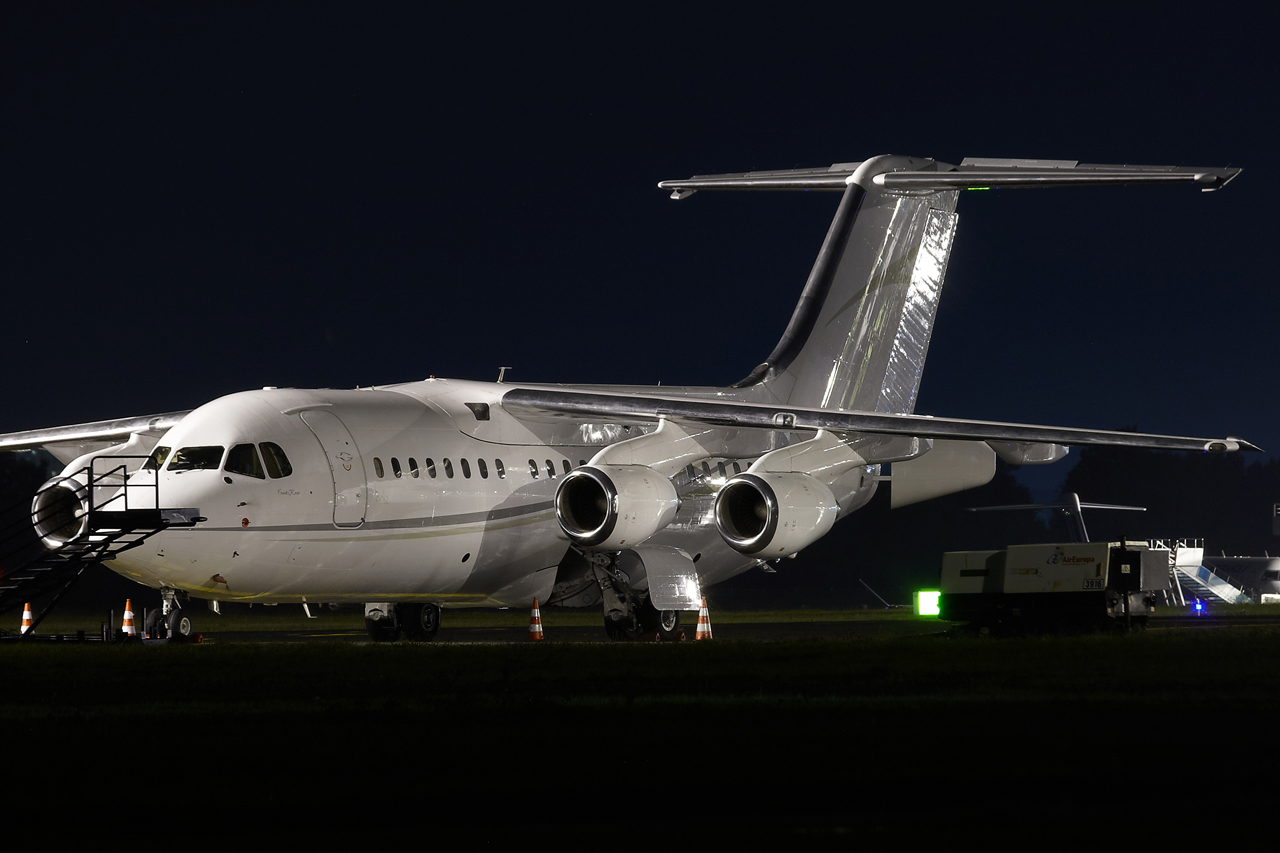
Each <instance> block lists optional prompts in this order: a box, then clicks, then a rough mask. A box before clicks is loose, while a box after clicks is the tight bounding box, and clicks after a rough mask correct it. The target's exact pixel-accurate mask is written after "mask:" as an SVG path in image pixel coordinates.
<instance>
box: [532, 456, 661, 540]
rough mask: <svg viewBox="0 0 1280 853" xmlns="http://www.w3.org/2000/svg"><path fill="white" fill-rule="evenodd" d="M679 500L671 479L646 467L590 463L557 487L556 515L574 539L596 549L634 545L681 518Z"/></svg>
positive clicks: (571, 474) (569, 474) (565, 530)
mask: <svg viewBox="0 0 1280 853" xmlns="http://www.w3.org/2000/svg"><path fill="white" fill-rule="evenodd" d="M679 508H680V500H679V499H678V498H677V497H676V488H675V486H673V485H671V481H670V480H668V479H667V478H666V477H664V476H662V475H661V474H659V473H658V472H657V471H654V470H653V469H652V468H648V467H646V466H644V465H588V466H586V467H584V468H577V469H574V470H573V471H570V472H569V473H568V474H566V475H565V478H564V479H563V480H561V481H560V488H558V489H556V518H557V519H559V521H560V527H561V528H563V529H564V532H565V533H566V534H568V536H569V538H570V539H572V540H573V541H574V542H576V543H578V544H579V545H581V546H582V547H584V548H590V549H592V550H595V551H619V550H621V549H623V548H632V547H634V546H636V545H639V544H640V543H641V542H643V541H644V540H646V539H648V538H649V537H650V536H652V535H653V534H655V533H657V532H658V531H659V530H661V529H662V528H664V527H666V526H667V525H668V524H670V523H671V522H672V520H673V519H674V518H675V517H676V510H677V509H679Z"/></svg>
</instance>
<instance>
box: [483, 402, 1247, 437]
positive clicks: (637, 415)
mask: <svg viewBox="0 0 1280 853" xmlns="http://www.w3.org/2000/svg"><path fill="white" fill-rule="evenodd" d="M502 407H503V409H505V410H506V411H507V412H509V413H511V414H512V415H513V416H514V417H517V418H521V419H525V420H556V419H563V418H576V419H592V420H597V421H606V422H622V423H628V422H637V421H656V420H658V419H659V418H665V419H667V420H670V421H674V422H676V423H692V424H703V425H707V426H720V427H733V428H758V429H775V430H787V431H817V430H827V431H828V432H838V433H843V432H857V433H870V434H879V435H904V436H916V437H920V438H938V439H957V440H968V441H1025V442H1035V443H1043V444H1062V445H1068V446H1070V445H1114V446H1119V447H1145V448H1154V449H1159V450H1197V451H1201V452H1207V453H1222V452H1227V451H1235V450H1260V449H1261V448H1258V447H1256V446H1254V445H1253V444H1250V443H1249V442H1247V441H1245V440H1244V439H1241V438H1236V437H1235V436H1228V437H1226V438H1189V437H1184V436H1174V435H1153V434H1149V433H1140V432H1114V431H1108V430H1096V429H1081V428H1079V427H1056V426H1039V425H1035V424H1011V423H1003V422H1000V421H973V420H961V419H959V418H935V417H932V416H930V415H904V414H882V413H879V412H842V411H835V410H831V409H815V408H805V407H798V406H783V405H779V406H763V405H759V404H755V403H737V402H722V401H718V400H706V399H694V398H679V397H656V396H653V397H651V396H647V395H622V394H601V393H592V392H581V391H568V390H560V389H553V388H537V389H535V388H516V389H513V390H511V391H508V392H507V393H506V394H505V395H503V398H502Z"/></svg>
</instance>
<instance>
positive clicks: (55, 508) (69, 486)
mask: <svg viewBox="0 0 1280 853" xmlns="http://www.w3.org/2000/svg"><path fill="white" fill-rule="evenodd" d="M88 495H89V490H88V489H87V488H86V487H85V486H84V484H83V483H81V482H80V481H79V480H75V479H73V478H71V477H54V478H53V479H52V480H50V481H49V482H47V483H45V484H44V485H43V486H41V487H40V491H38V492H36V496H35V497H34V498H32V499H31V523H32V525H34V527H35V529H36V533H37V534H38V535H39V536H40V539H41V540H42V541H43V542H44V544H45V545H47V546H48V547H50V548H61V547H62V546H63V545H65V544H67V543H68V542H70V541H72V540H73V539H79V538H80V537H81V536H83V535H85V534H86V533H88V532H89V501H88Z"/></svg>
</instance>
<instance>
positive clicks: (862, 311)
mask: <svg viewBox="0 0 1280 853" xmlns="http://www.w3.org/2000/svg"><path fill="white" fill-rule="evenodd" d="M868 184H869V188H866V189H864V188H863V187H861V186H859V185H858V184H850V185H849V186H848V188H847V189H846V190H845V192H844V196H843V197H842V198H841V201H840V208H839V209H838V211H837V213H836V217H835V219H834V220H833V221H832V223H831V228H830V230H829V231H828V233H827V238H826V240H825V241H824V243H823V246H822V251H821V252H820V253H819V255H818V260H817V261H816V262H815V264H814V267H813V271H812V272H811V273H810V274H809V280H808V282H807V283H806V284H805V289H804V291H803V293H802V294H801V298H800V302H799V304H798V305H797V306H796V309H795V313H794V314H793V315H792V317H791V322H790V323H789V324H788V326H787V329H786V332H784V334H783V337H782V340H781V341H779V343H778V346H777V347H776V348H775V349H774V351H773V353H772V354H770V356H769V358H768V360H767V361H766V362H765V363H764V364H762V365H760V366H759V367H757V368H756V369H755V371H753V372H752V374H751V376H749V377H748V378H747V379H745V380H743V381H742V382H741V383H739V386H740V387H744V388H745V387H751V386H757V385H760V386H763V389H764V390H767V391H768V392H769V394H770V396H772V397H774V398H775V399H777V400H778V401H779V402H786V403H790V404H792V405H796V406H820V407H822V408H826V409H852V410H857V411H874V412H886V413H890V412H912V411H914V410H915V404H916V394H917V393H918V391H919V389H920V377H921V373H922V371H923V370H924V360H925V356H926V354H927V353H928V350H929V338H930V336H931V335H932V333H933V322H934V317H935V315H936V313H937V310H938V298H939V297H940V295H941V293H942V283H943V278H944V276H945V274H946V271H947V260H948V258H949V257H950V254H951V243H952V240H953V238H954V237H955V231H956V221H957V217H956V214H955V205H956V196H957V195H958V193H957V191H955V190H944V191H941V192H928V193H924V194H912V195H910V196H906V195H891V194H889V193H886V192H884V191H882V190H880V189H879V188H878V187H876V186H875V185H874V184H870V182H868Z"/></svg>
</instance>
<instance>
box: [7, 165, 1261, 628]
mask: <svg viewBox="0 0 1280 853" xmlns="http://www.w3.org/2000/svg"><path fill="white" fill-rule="evenodd" d="M1238 172H1239V170H1238V169H1231V168H1222V169H1218V168H1212V169H1209V168H1206V169H1198V168H1178V167H1159V166H1127V165H1126V166H1108V165H1087V164H1078V163H1076V162H1074V161H1044V160H995V159H966V160H964V161H963V162H962V163H961V164H960V165H958V166H955V165H950V164H946V163H941V162H937V161H934V160H928V159H918V158H910V157H899V156H887V155H886V156H878V157H873V158H871V159H869V160H864V161H862V162H858V163H837V164H835V165H833V166H831V167H829V168H820V169H799V170H788V171H776V172H750V173H743V174H728V175H709V176H699V177H694V178H690V179H688V180H683V181H666V182H663V183H661V184H659V186H660V187H662V188H665V189H669V190H672V197H673V198H677V199H679V198H685V197H687V196H689V195H691V194H693V193H694V192H696V191H699V190H711V189H733V190H736V189H753V190H775V189H791V190H796V189H798V190H831V191H835V192H840V193H842V196H841V199H840V203H839V206H838V208H837V210H836V214H835V218H834V220H833V222H832V223H831V226H830V229H829V231H828V233H827V236H826V240H825V242H824V243H823V245H822V249H821V251H820V252H819V254H818V258H817V261H816V263H815V264H814V267H813V270H812V272H811V273H810V275H809V279H808V281H807V283H806V284H805V286H804V289H803V291H802V292H801V294H800V300H799V304H798V305H797V306H796V309H795V312H794V314H793V315H792V317H791V321H790V323H789V324H788V326H787V328H786V331H785V332H784V334H783V336H782V339H781V341H780V342H779V343H778V345H777V347H776V348H775V349H774V350H773V352H772V353H771V354H770V355H769V357H768V358H767V359H766V360H765V362H764V363H763V364H761V365H760V366H758V367H756V368H755V369H754V370H753V371H751V373H750V375H748V376H747V377H746V378H745V379H743V380H742V381H740V382H738V383H736V384H734V385H730V386H727V387H723V388H698V387H667V386H662V387H628V386H566V385H532V384H523V383H520V384H509V383H504V382H503V381H502V377H501V376H499V381H498V382H497V383H483V382H472V381H458V380H451V379H437V378H434V377H432V378H429V379H426V380H423V381H419V382H407V383H402V384H396V385H385V386H379V387H372V388H359V389H355V390H331V389H316V390H301V389H292V388H264V389H262V390H260V391H246V392H243V393H238V394H231V395H228V396H225V397H221V398H219V399H216V400H214V401H212V402H209V403H206V404H205V405H203V406H200V407H199V408H197V409H194V410H192V411H188V412H172V413H168V414H162V415H151V416H145V417H137V418H127V419H123V420H116V421H105V422H97V423H88V424H80V425H77V426H69V427H60V428H55V429H43V430H33V431H29V432H21V433H11V434H8V435H2V436H0V449H8V450H17V449H33V448H43V449H45V450H48V451H49V452H51V453H52V454H54V455H55V456H56V457H58V459H59V460H60V461H62V462H64V463H66V468H65V470H64V471H63V472H62V473H61V474H59V475H58V476H57V477H54V478H53V479H52V480H50V481H49V482H48V483H47V484H46V485H45V486H44V487H42V488H41V490H40V491H39V492H38V493H37V494H36V496H35V498H34V500H33V504H32V513H33V519H34V523H35V525H36V528H37V531H38V533H39V534H40V536H41V537H42V538H43V540H44V542H45V544H46V545H48V546H49V547H50V548H54V549H66V548H74V547H76V543H84V542H86V541H90V540H92V538H93V537H95V536H96V537H99V538H100V539H101V538H102V537H104V536H108V537H109V536H110V534H111V532H112V531H113V530H118V529H123V528H124V527H126V526H129V525H128V524H127V523H126V521H124V520H122V519H124V518H125V516H124V515H121V514H116V515H112V514H111V511H113V510H122V509H123V508H124V504H125V503H127V505H128V509H129V511H130V512H134V513H135V516H134V517H135V518H137V517H141V516H138V515H137V512H138V511H140V510H150V511H151V513H152V516H154V517H156V519H158V517H159V515H160V514H157V513H156V512H155V511H156V510H157V509H161V508H163V509H165V510H166V512H165V513H163V515H164V522H161V521H159V520H154V519H153V521H152V522H151V523H152V524H153V526H154V527H157V528H162V529H160V530H159V532H157V533H155V534H154V535H152V536H151V537H150V538H148V539H146V540H145V541H144V542H143V543H142V544H140V545H138V546H137V547H134V548H131V549H129V550H123V551H120V552H118V553H117V554H116V555H115V557H114V559H112V560H111V561H110V562H108V565H109V566H110V567H111V568H112V569H114V570H115V571H116V572H119V573H120V574H122V575H124V576H125V577H128V578H131V579H133V580H135V581H137V582H139V583H142V584H145V585H147V586H149V587H152V588H155V589H158V590H160V591H161V593H162V596H163V599H164V602H165V607H164V614H165V616H164V618H166V619H168V620H169V622H170V625H176V626H177V627H176V630H177V631H178V632H179V633H185V632H186V631H189V630H190V626H191V622H190V616H189V609H188V610H187V611H185V612H184V611H183V605H184V604H185V603H189V601H190V599H191V598H196V599H209V600H210V601H211V606H212V607H214V609H216V603H217V602H219V601H239V602H260V603H281V602H293V603H303V604H310V603H319V602H363V603H364V608H365V618H366V622H367V624H368V626H369V630H370V633H371V635H372V636H373V637H374V638H375V639H377V640H392V639H395V638H397V637H399V636H404V637H408V638H413V639H430V638H431V637H433V636H434V635H435V633H436V631H437V629H438V627H439V624H440V618H441V610H442V608H451V607H496V606H510V607H527V606H529V605H530V604H531V603H532V601H533V599H534V598H535V597H536V598H537V599H538V600H539V601H540V602H542V603H544V604H563V605H569V606H584V607H585V606H594V605H603V610H604V624H605V628H606V630H607V632H608V635H609V636H610V637H612V638H615V639H622V638H631V637H635V636H636V635H637V634H640V633H644V632H658V633H660V634H663V635H667V636H669V635H671V634H672V633H673V632H675V631H676V629H677V625H678V621H679V611H681V610H689V609H696V608H697V606H698V602H699V598H700V596H701V594H702V593H701V590H702V589H703V588H704V587H707V586H709V585H711V584H715V583H718V582H720V581H723V580H725V579H727V578H730V577H733V576H734V575H737V574H739V573H741V572H743V571H746V570H747V569H750V568H752V567H753V566H756V565H761V564H762V563H763V562H764V561H768V560H773V559H776V558H780V557H787V556H791V555H794V554H795V553H797V552H798V551H800V550H801V549H803V548H805V547H806V546H807V545H809V544H811V543H812V542H814V541H816V540H817V539H818V538H820V537H821V536H823V535H824V534H826V533H827V532H828V531H829V530H830V529H831V527H832V525H833V524H835V522H836V521H837V520H838V519H839V518H842V517H844V516H846V515H848V514H849V513H851V512H853V511H854V510H856V509H858V508H859V507H861V506H863V505H865V504H866V503H867V502H868V501H869V500H870V499H871V497H872V495H873V494H875V492H876V489H877V487H878V486H879V484H880V482H881V481H882V480H889V479H890V478H889V477H888V476H883V475H882V473H881V472H882V467H881V466H882V465H884V464H885V463H892V464H893V469H892V478H891V479H892V483H891V487H892V495H891V498H892V504H893V505H894V506H902V505H905V504H909V503H914V502H916V501H922V500H927V499H929V498H933V497H937V496H940V495H945V494H950V493H953V492H957V491H960V490H963V489H969V488H973V487H976V486H980V485H982V484H984V483H986V482H988V481H989V480H990V479H991V477H992V475H993V473H994V470H995V457H996V456H997V455H998V456H1000V457H1001V458H1003V459H1005V460H1006V461H1008V462H1010V463H1012V464H1041V463H1047V462H1053V461H1056V460H1058V459H1061V458H1062V457H1063V456H1065V455H1066V453H1067V447H1068V446H1070V445H1087V444H1111V445H1127V446H1132V447H1153V448H1164V449H1175V450H1195V451H1208V452H1219V451H1235V450H1256V449H1257V448H1255V447H1253V446H1252V445H1251V444H1249V443H1248V442H1245V441H1243V440H1241V439H1238V438H1232V437H1228V438H1221V439H1206V438H1183V437H1176V436H1160V435H1148V434H1139V433H1122V432H1106V431H1100V430H1090V429H1077V428H1067V427H1051V426H1035V425H1026V424H1010V423H996V422H986V421H973V420H956V419H947V418H938V417H932V416H927V415H916V414H913V412H914V408H915V402H916V393H917V390H918V388H919V385H920V376H921V371H922V369H923V367H924V360H925V355H926V352H927V350H928V345H929V337H930V333H931V331H932V327H933V322H934V316H935V313H936V311H937V306H938V298H939V295H940V292H941V288H942V284H943V276H944V274H945V272H946V267H947V259H948V256H949V254H950V251H951V245H952V239H953V237H954V235H955V230H956V222H957V217H956V214H955V207H956V201H957V198H958V195H959V192H960V191H962V190H974V189H988V188H1018V187H1061V186H1076V185H1093V184H1130V183H1138V184H1144V183H1167V182H1187V183H1191V184H1193V185H1197V186H1199V187H1200V188H1201V189H1202V190H1214V189H1217V188H1219V187H1221V186H1224V185H1225V184H1226V183H1227V182H1228V181H1230V180H1231V179H1232V178H1234V177H1235V176H1236V174H1238ZM95 460H96V461H95ZM113 465H120V466H121V467H120V468H119V469H118V470H117V472H116V473H115V474H114V475H113V474H111V473H110V470H109V469H111V468H112V466H113ZM120 471H124V472H126V474H125V475H124V476H126V477H127V479H122V475H121V474H120V473H119V472H120ZM135 526H136V525H135Z"/></svg>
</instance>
